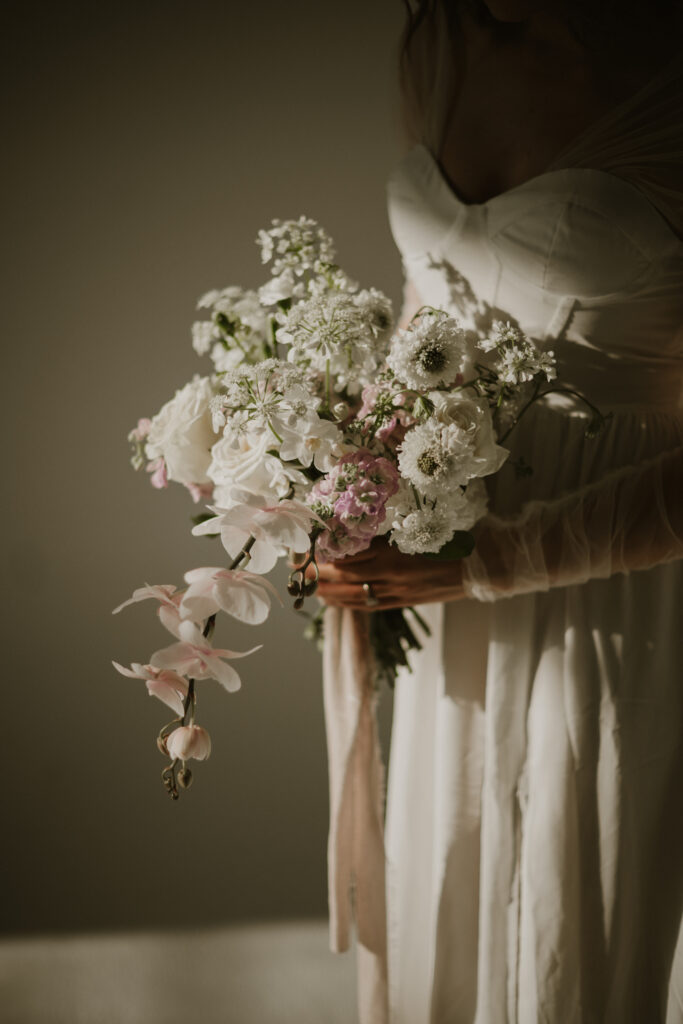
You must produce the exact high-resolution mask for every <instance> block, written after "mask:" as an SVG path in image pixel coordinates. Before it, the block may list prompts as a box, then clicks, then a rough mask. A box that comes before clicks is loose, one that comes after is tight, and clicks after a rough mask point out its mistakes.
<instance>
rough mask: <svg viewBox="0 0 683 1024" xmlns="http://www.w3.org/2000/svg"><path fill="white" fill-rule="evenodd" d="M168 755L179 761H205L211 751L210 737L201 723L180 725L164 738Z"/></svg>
mask: <svg viewBox="0 0 683 1024" xmlns="http://www.w3.org/2000/svg"><path fill="white" fill-rule="evenodd" d="M166 749H167V750H168V753H169V757H171V758H173V759H174V760H175V759H176V758H177V759H178V760H179V761H189V759H190V758H191V757H192V758H194V759H195V761H206V759H207V757H208V756H209V754H210V753H211V737H210V736H209V734H208V732H207V731H206V729H202V727H201V725H181V726H179V727H178V728H177V729H174V730H173V732H172V733H171V734H170V736H168V737H167V739H166Z"/></svg>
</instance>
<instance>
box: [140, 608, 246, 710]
mask: <svg viewBox="0 0 683 1024" xmlns="http://www.w3.org/2000/svg"><path fill="white" fill-rule="evenodd" d="M178 635H179V636H180V641H181V642H180V643H177V644H171V645H170V647H163V648H162V649H161V650H160V651H156V652H155V653H154V654H153V655H152V657H151V658H150V663H151V664H152V665H153V666H154V668H161V669H172V670H173V671H177V672H180V673H181V674H182V675H184V676H192V678H193V679H216V680H217V681H218V682H219V683H220V684H221V686H223V687H225V689H226V690H228V692H230V693H232V692H234V691H235V690H239V688H240V686H241V685H242V681H241V679H240V677H239V676H238V674H237V672H236V671H235V669H234V668H233V667H232V665H226V664H225V662H224V661H221V659H222V658H246V656H247V655H248V654H253V653H254V651H258V650H260V648H261V644H259V645H258V646H257V647H252V649H251V650H250V651H228V650H224V649H222V648H219V647H215V648H214V647H212V646H211V644H210V643H209V641H208V640H207V639H206V637H204V636H202V632H201V630H200V629H198V628H197V626H196V625H195V624H194V622H190V621H188V620H187V619H185V620H183V621H181V623H180V626H179V629H178Z"/></svg>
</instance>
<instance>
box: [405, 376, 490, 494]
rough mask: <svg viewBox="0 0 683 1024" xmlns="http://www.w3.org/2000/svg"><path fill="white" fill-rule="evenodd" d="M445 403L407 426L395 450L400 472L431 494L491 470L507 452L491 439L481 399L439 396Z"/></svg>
mask: <svg viewBox="0 0 683 1024" xmlns="http://www.w3.org/2000/svg"><path fill="white" fill-rule="evenodd" d="M430 397H431V398H432V399H434V397H435V393H432V394H431V395H430ZM446 403H448V407H447V408H446ZM443 404H444V408H442V409H441V410H439V409H438V408H437V410H436V411H435V415H434V416H433V417H432V419H430V420H428V421H427V422H426V423H422V424H419V425H418V426H416V427H413V428H412V429H411V430H409V431H408V433H407V434H406V436H405V438H404V440H403V443H402V444H401V447H400V448H399V460H398V464H399V469H400V471H401V475H402V476H404V477H405V478H406V479H407V480H409V481H410V483H412V484H414V485H415V486H416V487H417V488H418V489H419V490H420V491H422V493H423V494H425V495H427V497H430V498H439V497H441V496H442V495H444V494H451V493H454V492H455V491H456V489H457V488H458V487H460V486H462V485H464V484H466V483H467V482H468V481H469V480H471V479H472V478H473V477H481V476H487V475H488V474H489V473H495V472H496V470H498V469H500V467H501V466H502V464H503V462H505V459H506V458H507V456H508V452H507V450H506V449H505V448H501V447H500V446H499V445H497V444H496V442H495V435H494V432H493V426H492V423H491V414H490V412H489V409H488V406H487V405H486V403H485V402H484V401H482V400H480V399H470V398H464V397H462V396H460V395H458V394H455V395H446V396H443Z"/></svg>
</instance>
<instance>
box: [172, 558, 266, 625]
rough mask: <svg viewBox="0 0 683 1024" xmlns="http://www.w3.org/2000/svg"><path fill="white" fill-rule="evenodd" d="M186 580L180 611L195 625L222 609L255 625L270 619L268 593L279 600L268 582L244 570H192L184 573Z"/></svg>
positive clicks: (242, 620) (241, 620)
mask: <svg viewBox="0 0 683 1024" xmlns="http://www.w3.org/2000/svg"><path fill="white" fill-rule="evenodd" d="M185 580H186V582H187V583H189V584H190V585H189V587H188V588H187V590H186V591H185V594H184V596H183V599H182V602H181V605H180V609H181V613H182V612H185V614H186V617H187V618H190V619H193V620H194V621H195V622H199V621H200V620H202V619H207V618H208V617H209V616H210V615H213V614H214V613H215V612H217V611H219V610H221V611H224V612H226V613H227V614H228V615H232V617H233V618H235V619H239V620H240V622H248V623H249V624H250V625H254V626H256V625H258V624H259V623H261V622H265V620H266V619H267V618H268V613H269V611H270V596H269V593H268V592H269V591H270V594H274V595H275V597H276V598H277V600H278V601H279V600H280V598H279V596H278V592H277V590H276V589H275V587H274V586H273V584H272V583H270V581H269V580H264V579H263V577H262V576H258V575H256V573H253V572H246V571H245V570H244V569H221V568H207V569H191V570H190V572H186V573H185ZM280 603H282V602H281V601H280Z"/></svg>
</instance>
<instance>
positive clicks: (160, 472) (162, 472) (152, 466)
mask: <svg viewBox="0 0 683 1024" xmlns="http://www.w3.org/2000/svg"><path fill="white" fill-rule="evenodd" d="M145 468H146V471H147V472H148V473H151V474H152V475H151V477H150V481H149V482H150V483H151V485H152V487H156V488H157V490H161V489H162V488H163V487H168V474H167V472H166V463H165V462H164V458H163V456H162V455H160V456H159V458H158V459H153V461H152V462H148V463H147V466H146V467H145Z"/></svg>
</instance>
